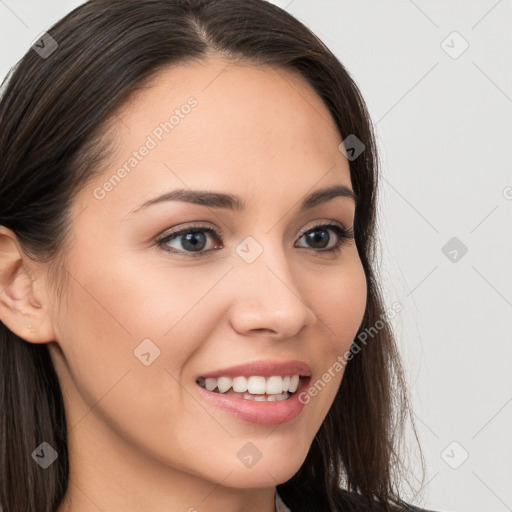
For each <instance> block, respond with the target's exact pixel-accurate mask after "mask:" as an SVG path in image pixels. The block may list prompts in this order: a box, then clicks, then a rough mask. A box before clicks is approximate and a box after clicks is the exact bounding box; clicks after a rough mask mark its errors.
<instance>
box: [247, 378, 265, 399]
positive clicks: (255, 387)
mask: <svg viewBox="0 0 512 512" xmlns="http://www.w3.org/2000/svg"><path fill="white" fill-rule="evenodd" d="M265 388H266V383H265V377H249V379H248V381H247V391H248V392H249V393H251V394H252V395H263V394H264V393H265Z"/></svg>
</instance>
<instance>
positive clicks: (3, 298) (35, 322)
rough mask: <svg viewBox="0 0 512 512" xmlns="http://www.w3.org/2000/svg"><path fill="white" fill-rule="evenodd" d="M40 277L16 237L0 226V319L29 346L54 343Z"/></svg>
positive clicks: (39, 270) (40, 271) (38, 267)
mask: <svg viewBox="0 0 512 512" xmlns="http://www.w3.org/2000/svg"><path fill="white" fill-rule="evenodd" d="M44 275H45V274H44V268H43V267H42V266H41V264H38V263H36V262H34V261H33V260H31V259H30V258H29V257H28V256H27V255H26V254H25V252H24V251H23V249H22V248H21V245H20V244H19V241H18V238H17V237H16V234H15V233H14V232H13V231H12V230H10V229H8V228H6V227H5V226H0V320H1V321H2V323H3V324H4V325H5V326H6V327H7V328H8V329H9V330H11V331H12V332H13V333H14V334H16V335H18V336H19V337H20V338H22V339H24V340H26V341H28V342H30V343H48V342H50V341H54V340H55V332H54V329H53V325H52V322H51V316H50V315H49V314H48V313H49V309H48V308H49V303H48V299H47V294H46V293H45V292H46V288H45V287H44V279H43V278H42V276H44Z"/></svg>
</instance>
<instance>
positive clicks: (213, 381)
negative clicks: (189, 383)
mask: <svg viewBox="0 0 512 512" xmlns="http://www.w3.org/2000/svg"><path fill="white" fill-rule="evenodd" d="M299 381H300V377H299V375H292V376H289V375H288V376H286V377H281V376H279V375H273V376H272V377H268V378H266V379H265V377H261V376H259V375H254V376H251V377H249V378H247V377H241V376H240V377H234V378H231V377H219V378H213V377H208V378H206V379H204V378H202V377H201V378H199V379H198V384H199V385H200V386H201V387H203V388H206V389H207V390H208V391H214V390H215V389H217V392H218V393H226V392H228V391H229V390H230V389H231V388H233V392H235V393H245V395H244V397H246V396H247V395H248V396H251V397H252V398H248V400H251V399H255V398H256V397H257V396H258V395H260V396H263V398H264V399H265V400H266V399H267V397H276V398H275V399H274V398H272V399H271V400H270V401H272V402H273V401H275V400H280V398H278V397H279V396H280V395H283V396H288V395H287V392H290V393H295V391H297V388H298V386H299ZM253 395H254V396H253ZM258 400H260V399H259V398H258ZM281 400H282V399H281Z"/></svg>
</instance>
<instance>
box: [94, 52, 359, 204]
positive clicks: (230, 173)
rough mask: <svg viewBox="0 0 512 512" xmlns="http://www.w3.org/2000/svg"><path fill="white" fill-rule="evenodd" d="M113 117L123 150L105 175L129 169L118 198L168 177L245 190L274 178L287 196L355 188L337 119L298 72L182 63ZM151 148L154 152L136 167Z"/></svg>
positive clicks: (264, 187) (145, 194)
mask: <svg viewBox="0 0 512 512" xmlns="http://www.w3.org/2000/svg"><path fill="white" fill-rule="evenodd" d="M113 120H114V130H113V131H112V132H111V133H113V134H114V135H113V136H114V138H115V146H116V147H117V150H116V154H115V156H114V157H113V158H111V159H110V161H109V162H108V165H107V169H106V171H105V172H104V173H103V175H102V177H101V180H100V181H101V182H102V183H103V182H105V180H108V179H109V177H110V176H111V175H113V173H115V172H116V170H118V169H119V168H120V167H121V166H124V168H125V170H126V171H127V172H124V173H122V174H123V175H125V177H123V183H120V184H119V185H122V187H118V186H115V188H116V190H114V191H112V192H109V194H110V195H109V200H111V199H113V196H114V194H115V195H117V196H120V194H119V193H118V192H119V190H120V189H122V190H123V191H124V197H125V198H126V199H127V200H128V201H131V200H132V199H133V200H136V199H137V202H140V201H138V199H140V198H142V199H144V198H149V196H150V195H151V194H153V193H154V192H155V191H156V192H161V191H162V190H161V187H164V186H167V185H169V187H172V186H179V187H180V188H187V187H190V188H196V189H219V188H222V189H231V190H233V191H235V190H236V191H237V193H239V194H242V195H243V194H244V193H245V192H247V193H249V194H250V193H256V191H258V193H261V194H265V193H268V192H269V190H268V188H269V187H271V186H275V189H276V190H280V191H281V192H282V193H284V194H285V195H286V194H288V195H289V194H292V195H293V194H295V195H297V193H300V192H301V191H302V193H306V192H307V191H308V190H309V189H310V188H311V187H314V186H315V184H316V183H318V185H329V184H330V183H331V182H336V183H340V181H341V182H344V183H345V184H346V185H347V186H350V173H349V167H348V162H347V160H346V158H345V157H344V156H343V155H342V153H341V152H340V151H339V149H338V146H339V144H340V142H341V136H340V134H339V132H338V130H337V127H336V124H335V122H334V119H333V118H332V116H331V114H330V112H329V110H328V108H327V107H326V106H325V104H324V103H323V101H322V99H321V98H320V97H319V96H318V94H317V93H316V92H315V91H314V90H313V89H312V88H311V86H310V85H309V84H308V83H307V81H306V79H305V78H303V77H302V76H300V75H299V74H298V73H297V72H292V71H289V70H285V69H281V68H279V69H277V68H272V67H269V66H261V65H253V64H241V63H234V62H232V61H226V60H223V59H209V60H206V61H194V62H188V63H185V64H179V65H173V66H170V67H168V68H166V69H164V70H161V71H159V72H158V73H157V74H156V75H155V76H154V77H153V78H152V80H151V81H150V82H149V83H148V84H147V85H146V87H145V88H144V89H142V90H140V91H138V92H137V93H136V94H135V95H134V96H133V97H132V98H131V99H130V100H129V101H128V102H127V103H125V104H124V105H123V106H122V108H121V109H119V110H118V111H117V112H116V113H115V116H113ZM143 146H147V147H150V150H148V151H144V153H145V155H144V156H143V157H142V158H141V157H140V156H139V157H138V160H137V161H133V162H132V164H135V165H134V166H133V170H132V169H130V165H128V166H127V165H126V164H127V162H129V161H130V159H131V160H134V158H135V157H134V156H133V153H134V151H135V152H137V150H138V149H139V148H141V147H143ZM340 177H342V178H344V179H342V180H340V179H339V178H340ZM300 182H302V183H303V186H300ZM320 182H321V183H320ZM128 183H129V184H128ZM97 184H98V183H96V186H97ZM293 184H297V185H298V187H297V188H296V189H294V187H293V186H292V185H293ZM130 197H132V199H130ZM135 198H136V199H135ZM118 199H119V197H118ZM295 200H296V199H295ZM128 206H133V204H132V205H128Z"/></svg>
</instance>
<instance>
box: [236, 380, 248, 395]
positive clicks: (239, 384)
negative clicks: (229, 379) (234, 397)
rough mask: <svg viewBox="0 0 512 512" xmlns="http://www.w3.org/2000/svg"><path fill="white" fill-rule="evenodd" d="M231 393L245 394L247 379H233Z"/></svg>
mask: <svg viewBox="0 0 512 512" xmlns="http://www.w3.org/2000/svg"><path fill="white" fill-rule="evenodd" d="M233 391H236V392H237V393H245V392H246V391H247V379H246V378H245V377H235V378H234V379H233Z"/></svg>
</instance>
